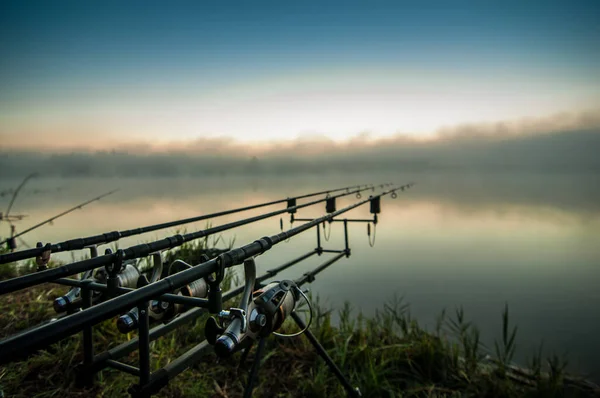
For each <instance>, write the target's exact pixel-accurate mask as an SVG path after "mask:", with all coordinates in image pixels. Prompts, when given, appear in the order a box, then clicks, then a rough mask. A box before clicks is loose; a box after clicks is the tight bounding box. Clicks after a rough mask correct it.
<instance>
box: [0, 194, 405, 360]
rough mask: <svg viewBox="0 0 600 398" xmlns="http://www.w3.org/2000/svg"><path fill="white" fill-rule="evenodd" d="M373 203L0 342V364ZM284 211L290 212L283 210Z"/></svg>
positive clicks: (252, 245)
mask: <svg viewBox="0 0 600 398" xmlns="http://www.w3.org/2000/svg"><path fill="white" fill-rule="evenodd" d="M398 189H400V187H398V188H394V189H391V190H388V191H385V192H382V193H380V194H379V195H377V196H379V197H381V196H385V195H387V194H390V193H392V192H395V191H396V190H398ZM342 195H344V194H342ZM370 200H371V198H367V199H364V200H361V201H359V202H356V203H354V204H352V205H350V206H347V207H345V208H343V209H340V210H337V211H335V212H332V213H329V214H327V215H325V216H323V217H321V218H318V219H315V220H314V221H312V222H309V223H306V224H302V225H300V226H298V227H295V228H292V229H289V230H287V231H283V232H280V233H278V234H275V235H272V236H270V237H268V236H267V237H264V238H262V239H259V240H256V241H254V242H252V243H249V244H247V245H245V246H242V247H239V248H236V249H232V250H229V251H227V252H225V253H222V254H221V255H220V256H219V257H217V258H216V259H212V260H209V261H206V262H204V263H202V264H199V265H196V266H195V267H192V268H190V269H187V270H184V271H181V272H178V273H177V274H174V275H171V276H168V277H166V278H164V279H161V280H159V281H157V282H154V283H151V284H149V285H147V286H144V287H142V288H139V289H136V290H135V291H132V292H129V293H126V294H124V295H122V296H119V297H115V298H112V299H110V300H107V301H105V302H103V303H100V304H98V305H96V306H94V307H92V308H90V309H89V310H87V311H80V312H78V313H75V314H73V315H70V316H68V317H65V318H62V319H60V320H58V321H56V322H52V323H49V324H46V325H43V326H41V327H37V328H34V329H32V330H30V331H29V332H27V333H22V334H19V335H17V336H11V337H8V338H6V339H4V340H2V341H0V364H3V363H8V362H10V361H13V360H15V359H17V358H20V357H23V356H25V355H27V354H29V353H31V352H34V351H36V350H38V349H41V348H44V347H46V346H48V345H49V344H53V343H55V342H57V341H60V340H62V339H63V338H65V337H68V336H70V335H72V334H73V333H77V332H78V331H80V330H81V329H82V328H83V327H84V326H85V325H88V324H96V323H98V322H101V321H104V320H106V319H109V318H111V317H113V316H115V315H118V314H120V313H121V312H122V311H123V310H125V309H127V308H131V307H132V306H134V305H137V304H138V303H140V302H142V301H144V300H149V299H152V298H153V297H158V296H160V295H162V294H165V293H168V292H170V291H173V290H174V289H177V288H180V287H183V286H185V285H187V284H188V283H190V282H192V281H194V280H197V279H200V278H203V277H205V276H207V275H209V274H211V273H213V272H215V271H217V270H218V269H219V268H223V269H226V268H229V267H233V266H235V265H239V264H242V263H243V262H244V260H246V259H247V258H250V257H253V256H257V255H260V254H262V253H264V252H266V251H268V250H270V249H271V248H272V247H273V245H276V244H278V243H281V242H283V241H286V240H287V239H289V238H291V237H293V236H295V235H298V234H300V233H302V232H304V231H306V230H308V229H310V228H312V227H314V226H315V225H318V224H320V223H322V222H325V221H328V220H330V219H332V218H334V217H336V216H339V215H340V214H343V213H346V212H348V211H350V210H353V209H355V208H357V207H359V206H362V205H364V204H365V203H367V202H369V201H370ZM322 201H323V200H320V201H318V202H322ZM304 206H305V205H304ZM296 207H299V206H296ZM283 211H284V212H285V211H287V209H284V210H283ZM153 251H156V250H152V252H153ZM102 257H106V256H102ZM102 257H97V258H95V259H91V260H96V259H100V258H102ZM67 269H68V268H67ZM50 271H53V270H50ZM42 272H46V271H42ZM34 275H35V274H34ZM13 280H14V279H13ZM9 281H10V280H9Z"/></svg>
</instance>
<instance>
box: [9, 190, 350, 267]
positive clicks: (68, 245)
mask: <svg viewBox="0 0 600 398" xmlns="http://www.w3.org/2000/svg"><path fill="white" fill-rule="evenodd" d="M355 187H356V185H354V186H350V187H344V188H337V189H331V190H328V191H321V192H314V193H309V194H305V195H300V196H296V197H293V198H285V199H279V200H274V201H271V202H265V203H259V204H256V205H251V206H245V207H239V208H237V209H231V210H225V211H220V212H217V213H212V214H205V215H202V216H197V217H190V218H186V219H183V220H177V221H171V222H166V223H161V224H155V225H148V226H146V227H141V228H134V229H129V230H125V231H113V232H106V233H103V234H100V235H94V236H88V237H85V238H77V239H70V240H66V241H64V242H60V243H55V244H53V245H51V246H50V251H51V252H52V253H59V252H64V251H69V250H80V249H83V248H84V247H86V246H89V245H100V244H105V243H110V242H114V241H117V240H119V239H121V238H126V237H129V236H134V235H140V234H144V233H147V232H152V231H157V230H160V229H165V228H170V227H176V226H178V225H183V224H189V223H192V222H196V221H202V220H208V219H210V218H216V217H221V216H225V215H228V214H234V213H238V212H242V211H247V210H253V209H258V208H260V207H266V206H272V205H276V204H279V203H283V202H286V201H287V200H289V199H295V200H298V199H305V198H310V197H313V196H318V195H323V194H328V193H332V192H338V191H343V190H347V189H350V188H355ZM25 232H27V231H24V232H21V233H20V234H19V235H22V234H23V233H25ZM17 236H18V235H17ZM45 250H46V249H45V248H44V247H42V248H32V249H28V250H21V251H19V252H14V253H7V254H2V255H0V264H5V263H10V262H13V261H18V260H25V259H28V258H33V257H35V256H37V255H40V254H41V253H42V252H44V251H45Z"/></svg>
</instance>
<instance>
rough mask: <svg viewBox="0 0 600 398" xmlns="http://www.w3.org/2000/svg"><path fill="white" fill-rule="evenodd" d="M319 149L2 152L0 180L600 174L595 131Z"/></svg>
mask: <svg viewBox="0 0 600 398" xmlns="http://www.w3.org/2000/svg"><path fill="white" fill-rule="evenodd" d="M0 144H1V143H0ZM314 145H315V148H314V151H312V152H308V153H310V154H307V152H298V151H295V150H294V148H293V147H287V148H285V149H281V150H270V151H268V152H266V153H263V154H261V155H258V156H248V155H246V154H244V155H236V151H234V150H232V151H221V152H220V153H217V154H215V153H206V151H202V149H201V148H195V149H194V150H190V151H187V152H180V153H174V152H171V153H152V154H143V153H127V152H126V151H123V150H118V149H117V150H114V151H99V152H80V153H66V154H65V153H61V154H57V153H54V154H53V153H44V152H13V151H6V150H4V151H2V150H0V177H10V176H14V177H19V176H24V175H27V174H29V173H32V172H43V174H44V175H45V176H63V177H86V176H90V177H94V176H95V177H111V176H119V177H146V176H147V177H169V176H198V177H201V176H230V175H257V174H265V175H272V174H321V173H340V172H342V173H344V172H345V173H355V172H358V171H380V170H387V171H393V170H398V171H404V172H421V171H464V170H476V171H490V172H497V171H531V172H546V173H552V172H599V171H600V156H599V155H598V153H599V150H600V133H599V132H598V131H591V130H581V131H567V132H561V133H548V134H537V135H528V136H506V137H503V136H497V135H494V136H488V137H481V136H468V135H465V136H454V137H450V138H441V139H439V140H435V141H429V142H423V141H415V140H407V139H390V140H385V141H379V142H376V143H369V144H352V145H329V146H326V147H317V145H318V144H316V143H315V144H314ZM304 147H306V144H304Z"/></svg>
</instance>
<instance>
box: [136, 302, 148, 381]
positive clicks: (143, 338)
mask: <svg viewBox="0 0 600 398" xmlns="http://www.w3.org/2000/svg"><path fill="white" fill-rule="evenodd" d="M138 314H140V315H139V320H138V323H139V358H140V384H146V383H148V382H149V381H150V336H149V332H150V325H149V319H148V302H147V301H143V302H142V303H141V304H140V305H139V306H138Z"/></svg>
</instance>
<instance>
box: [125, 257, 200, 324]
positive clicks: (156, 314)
mask: <svg viewBox="0 0 600 398" xmlns="http://www.w3.org/2000/svg"><path fill="white" fill-rule="evenodd" d="M205 261H208V256H206V255H203V258H202V261H201V262H205ZM161 268H162V267H161ZM190 268H192V266H191V265H190V264H187V263H185V262H184V261H181V260H175V261H173V263H171V266H170V267H169V270H168V272H167V276H171V275H174V274H176V273H178V272H181V271H184V270H186V269H190ZM155 272H156V269H155ZM157 274H158V276H159V275H160V272H158V273H157ZM156 280H158V277H157V278H156V279H155V280H151V282H150V283H152V282H155V281H156ZM208 291H209V283H208V282H207V281H206V280H205V279H198V280H195V281H193V282H191V283H189V284H187V285H185V286H183V287H182V288H179V289H177V290H175V291H174V292H173V293H174V294H177V295H180V296H186V297H197V298H206V297H207V296H208ZM190 308H191V307H190V306H187V305H184V304H179V303H170V302H167V301H161V300H152V301H151V302H150V306H149V311H148V315H149V317H150V320H151V321H152V322H157V321H158V322H163V323H165V324H166V323H168V322H170V321H171V320H172V319H174V318H176V317H177V316H179V315H180V314H182V313H184V312H186V311H187V310H189V309H190ZM138 325H139V313H138V308H137V307H135V308H132V309H131V310H129V311H128V312H127V313H125V314H123V315H121V316H120V317H119V318H118V319H117V328H118V329H119V331H120V332H121V333H129V332H131V331H133V330H134V329H136V328H137V327H138Z"/></svg>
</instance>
